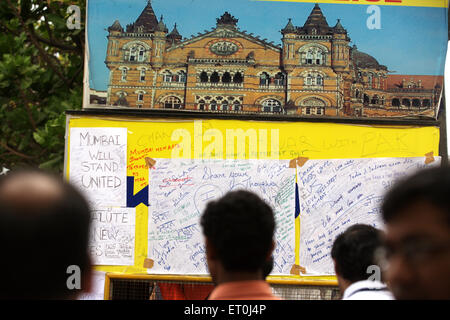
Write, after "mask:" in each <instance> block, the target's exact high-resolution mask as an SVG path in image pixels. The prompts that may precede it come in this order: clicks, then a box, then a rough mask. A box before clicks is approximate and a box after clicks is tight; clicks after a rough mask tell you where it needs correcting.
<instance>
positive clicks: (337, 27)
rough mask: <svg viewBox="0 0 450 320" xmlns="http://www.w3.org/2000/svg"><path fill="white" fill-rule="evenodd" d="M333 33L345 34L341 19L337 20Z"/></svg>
mask: <svg viewBox="0 0 450 320" xmlns="http://www.w3.org/2000/svg"><path fill="white" fill-rule="evenodd" d="M333 31H334V32H335V33H347V30H345V29H344V27H343V26H342V24H341V19H337V23H336V25H335V26H334V28H333Z"/></svg>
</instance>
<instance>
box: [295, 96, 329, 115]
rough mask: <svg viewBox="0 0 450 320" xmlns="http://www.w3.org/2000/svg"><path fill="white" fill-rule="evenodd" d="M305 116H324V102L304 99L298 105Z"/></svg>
mask: <svg viewBox="0 0 450 320" xmlns="http://www.w3.org/2000/svg"><path fill="white" fill-rule="evenodd" d="M300 105H301V106H302V110H303V114H305V115H325V106H326V104H325V102H324V101H323V100H321V99H318V98H312V97H311V98H306V99H305V100H303V101H302V102H301V104H300Z"/></svg>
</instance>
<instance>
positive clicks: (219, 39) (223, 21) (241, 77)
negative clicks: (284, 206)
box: [84, 0, 447, 119]
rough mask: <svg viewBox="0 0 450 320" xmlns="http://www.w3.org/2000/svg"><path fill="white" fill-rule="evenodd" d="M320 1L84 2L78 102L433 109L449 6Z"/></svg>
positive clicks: (195, 107)
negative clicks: (84, 57) (83, 68)
mask: <svg viewBox="0 0 450 320" xmlns="http://www.w3.org/2000/svg"><path fill="white" fill-rule="evenodd" d="M403 1H404V2H405V4H407V2H408V0H403ZM323 2H324V3H322V2H320V1H318V2H317V3H314V2H312V1H303V2H302V1H295V2H289V1H270V2H267V1H250V0H228V1H225V0H215V1H214V2H211V1H207V0H193V1H189V3H187V2H186V1H182V0H169V1H168V0H165V1H164V0H89V1H88V14H87V20H88V21H87V30H88V31H87V33H88V34H87V37H88V45H89V55H88V57H89V60H88V69H89V70H88V72H86V74H85V76H86V81H85V83H86V84H87V88H86V90H85V100H84V101H85V103H84V107H85V108H120V109H130V110H134V111H136V110H138V109H158V110H164V111H169V110H172V111H174V112H179V111H186V110H187V111H196V112H199V113H205V112H206V113H233V114H236V115H237V116H238V115H239V114H262V115H272V114H276V115H286V116H290V117H292V116H298V117H324V118H386V117H391V118H402V119H419V118H420V119H422V118H430V119H436V118H437V116H438V111H439V105H440V100H441V95H442V91H443V74H444V62H445V56H446V50H447V8H446V7H442V6H423V7H417V6H415V7H413V6H408V5H402V6H391V5H384V4H386V3H385V2H383V1H380V2H378V3H376V4H377V5H370V4H371V3H373V2H371V3H369V2H365V1H361V4H357V5H356V4H352V3H348V4H343V3H342V1H341V2H340V3H341V4H337V3H339V1H323ZM330 2H335V3H330ZM438 2H439V0H437V1H435V0H430V1H429V2H428V3H429V4H430V3H433V4H434V3H438ZM440 2H442V1H440Z"/></svg>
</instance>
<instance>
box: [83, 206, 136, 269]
mask: <svg viewBox="0 0 450 320" xmlns="http://www.w3.org/2000/svg"><path fill="white" fill-rule="evenodd" d="M135 212H136V209H135V208H105V209H103V210H94V211H93V212H92V226H91V234H90V243H89V249H90V253H91V257H92V259H93V264H94V265H111V266H112V265H120V266H128V265H134V244H135V226H136V214H135Z"/></svg>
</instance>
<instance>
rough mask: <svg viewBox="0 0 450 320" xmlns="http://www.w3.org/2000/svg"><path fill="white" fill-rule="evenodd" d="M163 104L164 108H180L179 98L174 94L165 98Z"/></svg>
mask: <svg viewBox="0 0 450 320" xmlns="http://www.w3.org/2000/svg"><path fill="white" fill-rule="evenodd" d="M163 105H164V108H166V109H182V105H181V100H180V99H179V98H177V97H174V96H170V97H167V98H165V99H164V101H163Z"/></svg>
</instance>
